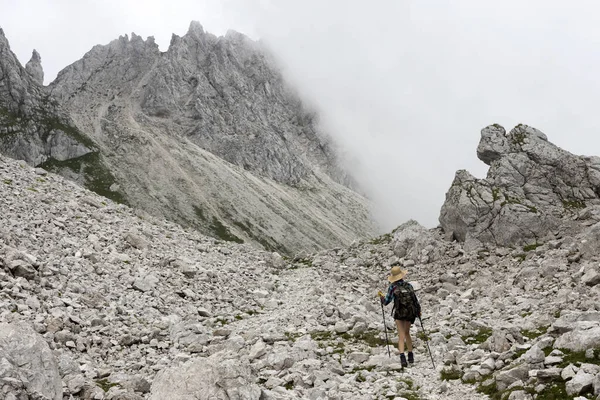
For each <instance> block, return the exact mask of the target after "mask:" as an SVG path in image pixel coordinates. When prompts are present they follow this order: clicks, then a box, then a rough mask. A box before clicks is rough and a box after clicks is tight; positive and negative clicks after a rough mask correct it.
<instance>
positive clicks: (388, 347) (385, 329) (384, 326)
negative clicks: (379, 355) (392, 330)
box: [378, 292, 392, 358]
mask: <svg viewBox="0 0 600 400" xmlns="http://www.w3.org/2000/svg"><path fill="white" fill-rule="evenodd" d="M378 294H379V303H381V315H382V316H383V331H384V332H385V344H386V345H387V351H388V357H389V358H392V355H391V354H390V341H389V339H388V334H387V324H386V323H385V310H384V308H383V303H382V302H381V297H382V296H383V293H381V292H379V293H378Z"/></svg>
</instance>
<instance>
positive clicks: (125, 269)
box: [0, 158, 600, 400]
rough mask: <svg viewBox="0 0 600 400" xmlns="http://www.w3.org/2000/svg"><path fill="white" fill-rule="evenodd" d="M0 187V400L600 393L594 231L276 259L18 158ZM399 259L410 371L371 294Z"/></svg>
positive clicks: (379, 245)
mask: <svg viewBox="0 0 600 400" xmlns="http://www.w3.org/2000/svg"><path fill="white" fill-rule="evenodd" d="M0 185H2V186H1V189H2V190H0V206H1V209H2V212H1V213H0V268H1V269H2V272H0V304H1V307H0V364H1V365H2V368H0V393H3V395H4V396H5V398H8V399H15V398H17V399H53V400H54V399H56V400H60V399H70V398H73V399H130V400H131V399H144V398H149V399H164V398H172V399H183V398H196V399H208V398H219V399H256V400H258V399H386V398H387V399H402V398H405V399H463V400H464V399H484V398H488V394H489V395H492V396H500V393H504V397H503V398H510V399H533V398H534V396H536V397H535V398H537V399H550V398H554V399H558V398H561V399H569V398H574V397H575V396H578V395H580V394H581V395H585V396H586V397H583V398H600V350H599V349H600V342H599V340H600V303H599V302H598V298H600V269H599V267H598V257H599V256H600V255H599V253H598V249H600V246H599V245H600V236H599V235H597V234H596V233H595V232H596V231H598V229H599V228H598V226H597V224H594V225H593V226H591V227H590V228H589V229H584V230H582V231H581V232H580V233H579V234H577V235H571V236H565V237H562V238H555V239H553V240H550V241H548V242H546V243H544V244H541V245H540V246H539V247H537V248H535V249H534V248H531V247H528V248H526V249H520V248H518V249H511V248H506V247H500V246H495V245H492V244H486V245H482V246H480V247H478V248H476V249H473V250H468V249H465V247H464V244H463V243H462V242H459V241H452V242H451V241H448V240H446V239H445V238H444V236H445V234H444V233H443V232H442V231H441V229H436V230H427V229H425V228H423V227H421V226H419V225H418V224H417V223H415V222H412V221H411V222H408V223H406V224H403V225H401V226H400V227H399V228H398V229H397V230H396V231H395V232H393V233H392V234H388V235H384V236H381V237H379V238H376V239H374V240H371V241H362V242H355V243H354V244H353V245H352V246H350V247H348V248H336V249H331V250H324V251H320V252H318V253H316V254H313V255H311V256H305V257H303V258H300V257H298V258H295V259H292V260H284V259H282V258H281V257H280V256H279V255H278V254H274V253H267V252H262V251H257V250H255V249H253V248H252V247H250V246H248V245H236V244H231V243H226V242H221V241H218V240H215V239H211V238H207V237H204V236H202V235H200V234H199V233H197V232H196V231H193V230H186V229H183V228H181V227H179V226H178V225H175V224H172V223H170V222H165V221H162V220H159V219H155V218H153V217H150V216H148V215H146V214H144V213H142V212H139V211H137V212H136V211H134V210H131V209H129V208H128V207H126V206H124V205H118V204H115V203H113V202H111V201H109V200H106V199H103V198H102V197H98V196H96V195H95V194H93V193H91V192H88V191H85V190H84V189H82V188H80V187H79V186H76V185H74V184H72V183H71V182H69V181H65V180H63V179H62V178H60V177H58V176H55V175H52V174H47V173H46V172H45V171H43V170H39V169H38V170H34V169H32V168H31V167H29V166H28V165H26V164H24V163H18V162H15V161H12V160H10V159H6V158H0ZM395 260H400V261H401V262H402V263H403V264H404V265H405V266H406V267H407V268H408V269H409V271H410V275H409V280H410V281H411V282H412V283H413V285H414V286H415V288H416V289H417V290H418V296H419V298H420V301H421V303H422V306H423V316H424V318H425V319H424V323H425V328H426V329H427V332H428V335H429V338H430V342H429V344H430V348H431V351H432V355H433V358H434V360H435V361H436V367H437V368H436V369H434V368H433V366H432V364H431V361H430V360H429V358H428V355H427V350H426V348H425V342H424V340H423V339H424V337H425V336H424V335H423V334H417V332H418V331H420V328H418V327H414V328H413V336H414V337H415V344H416V355H417V361H416V364H415V365H414V366H413V367H412V368H409V369H407V370H405V371H401V370H400V365H399V363H398V361H399V358H398V356H397V353H396V351H395V350H394V349H393V348H392V358H388V356H387V351H386V347H385V334H384V329H383V323H382V319H381V317H382V316H381V308H380V306H379V302H378V300H377V299H376V292H377V290H378V289H384V288H385V278H386V276H387V274H388V272H389V264H390V263H391V262H393V261H395ZM387 312H389V309H388V310H386V313H387ZM388 315H389V314H388ZM386 321H387V323H388V334H389V336H390V338H393V336H394V329H393V326H392V321H390V318H386ZM392 347H393V346H392ZM552 396H554V397H552ZM496 398H499V397H496Z"/></svg>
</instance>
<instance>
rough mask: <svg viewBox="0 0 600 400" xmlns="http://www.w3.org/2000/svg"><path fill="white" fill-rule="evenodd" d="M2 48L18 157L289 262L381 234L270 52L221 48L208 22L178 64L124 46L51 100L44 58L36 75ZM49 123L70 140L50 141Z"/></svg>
mask: <svg viewBox="0 0 600 400" xmlns="http://www.w3.org/2000/svg"><path fill="white" fill-rule="evenodd" d="M2 37H3V38H4V36H2ZM1 48H2V49H3V50H2V51H3V52H2V54H3V57H2V59H1V61H2V62H1V65H2V71H5V72H4V75H6V76H8V78H7V79H5V80H4V81H3V82H8V83H7V84H4V86H3V87H4V88H5V89H6V91H7V92H8V93H11V90H12V89H14V88H15V87H17V88H18V90H16V93H17V94H18V96H12V97H11V96H3V99H4V100H5V101H4V103H0V107H4V108H0V112H3V113H4V114H2V115H4V116H5V118H4V121H5V123H4V125H5V126H7V128H4V129H5V132H7V134H10V136H11V137H14V138H17V139H13V138H10V140H9V139H6V140H4V141H3V142H4V144H2V147H1V148H0V149H1V150H2V151H3V152H4V153H5V154H7V155H10V156H12V157H15V158H19V159H24V160H26V161H27V162H29V163H30V164H32V165H38V166H41V167H44V168H46V169H48V170H50V171H53V172H57V173H60V174H62V175H64V176H67V177H70V178H72V179H75V180H77V181H79V182H80V183H85V182H87V181H89V182H91V184H88V187H89V188H90V189H92V190H94V189H98V187H99V189H100V190H96V191H98V192H99V193H101V194H103V195H107V196H109V197H112V198H113V199H114V200H118V201H121V202H126V203H128V204H131V205H132V206H134V207H137V208H140V209H142V210H145V211H147V212H149V213H150V214H152V215H155V216H160V217H165V218H168V219H170V220H173V221H175V222H177V223H180V224H182V225H184V226H191V227H194V228H196V229H199V230H200V231H202V232H204V233H206V234H210V235H212V236H215V237H218V238H220V239H223V240H229V241H237V242H243V241H245V242H251V243H255V244H257V245H260V246H262V247H264V248H267V249H271V250H277V251H280V252H283V253H289V254H293V253H296V252H298V251H301V250H316V249H319V248H323V247H334V246H339V245H343V244H348V243H350V242H351V241H353V240H355V239H357V238H361V237H367V236H369V235H371V234H372V233H373V230H374V227H373V224H372V222H371V218H370V215H369V211H368V201H367V200H366V199H365V198H364V197H362V196H361V195H359V194H357V193H356V192H355V191H354V190H352V189H351V187H352V179H351V178H350V177H349V176H348V175H347V174H346V173H345V172H344V171H343V170H342V169H341V168H340V167H339V164H340V163H339V160H338V159H337V158H336V153H335V149H334V148H333V146H332V144H331V143H330V142H329V139H328V138H327V136H326V135H324V134H323V133H322V132H321V131H319V129H318V126H317V122H316V120H315V118H316V117H315V114H314V113H313V112H312V111H310V110H308V109H306V107H305V106H304V105H303V104H302V102H301V100H300V99H299V97H298V96H297V95H296V94H295V92H294V90H293V89H292V88H290V87H289V86H287V85H286V83H285V82H284V80H283V78H282V76H281V74H280V73H279V71H278V69H277V67H276V64H275V63H274V62H273V60H272V59H271V58H270V56H269V54H268V52H266V51H265V49H263V48H262V46H261V44H260V43H257V42H254V41H252V40H250V39H248V38H247V37H245V36H243V35H241V34H239V33H236V32H231V31H230V32H228V34H227V35H225V36H224V37H216V36H214V35H211V34H209V33H206V32H204V30H203V29H202V27H201V26H200V24H198V23H196V22H193V23H192V24H191V25H190V29H189V31H188V33H187V34H186V35H184V36H183V37H178V36H176V35H174V36H173V38H172V40H171V44H170V46H169V49H168V50H167V51H166V52H161V51H160V50H159V49H158V46H157V45H156V43H155V42H154V39H153V38H152V37H150V38H148V39H146V40H143V39H142V38H141V37H139V36H137V35H135V34H132V36H131V38H129V37H128V36H122V37H120V38H119V39H117V40H114V41H113V42H111V43H110V44H108V45H98V46H95V47H94V48H93V49H92V50H90V51H89V52H88V53H87V54H86V55H85V56H84V57H83V58H82V59H81V60H79V61H77V62H75V63H73V64H72V65H70V66H68V67H67V68H65V69H64V70H63V71H61V72H60V73H59V75H58V77H57V79H56V80H55V81H54V82H52V84H51V85H50V86H49V87H46V88H44V87H42V86H41V85H40V82H39V81H40V77H41V76H43V70H42V69H41V57H40V56H39V54H38V53H37V52H34V54H33V56H32V60H31V61H30V62H29V63H28V64H27V68H23V67H22V66H21V65H20V64H19V63H18V61H17V60H16V58H15V57H14V54H12V53H11V52H10V49H9V48H8V42H7V41H6V40H5V38H4V41H3V42H2V45H1ZM15 82H16V83H15ZM3 87H0V90H2V88H3ZM13 91H14V90H13ZM28 104H29V105H28ZM2 110H5V111H2ZM45 115H50V116H51V117H50V118H52V119H51V123H49V124H50V126H51V127H52V128H56V129H54V130H49V131H45V130H44V129H42V128H40V123H39V121H40V120H42V121H45V120H43V118H44V117H43V116H45ZM17 123H23V124H26V125H27V126H28V128H27V129H24V128H23V129H22V128H21V127H19V128H15V127H14V126H15V125H18V124H17ZM11 124H12V125H11ZM44 126H45V125H44ZM25 131H26V133H23V132H25ZM0 132H2V131H0ZM31 132H35V135H33V134H31ZM5 136H8V135H5Z"/></svg>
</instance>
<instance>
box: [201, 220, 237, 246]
mask: <svg viewBox="0 0 600 400" xmlns="http://www.w3.org/2000/svg"><path fill="white" fill-rule="evenodd" d="M209 228H210V229H211V230H212V231H213V233H214V234H215V235H217V237H218V238H219V239H221V240H225V241H227V242H235V243H244V241H243V240H242V239H240V238H239V237H237V236H235V235H234V234H233V233H231V232H229V229H228V228H227V227H226V226H225V225H223V224H222V223H221V221H219V219H218V218H217V217H215V216H213V217H212V224H211V225H210V227H209Z"/></svg>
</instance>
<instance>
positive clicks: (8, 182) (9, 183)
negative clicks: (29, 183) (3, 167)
mask: <svg viewBox="0 0 600 400" xmlns="http://www.w3.org/2000/svg"><path fill="white" fill-rule="evenodd" d="M2 182H4V184H5V185H12V183H13V181H12V179H4V180H3V181H2Z"/></svg>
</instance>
